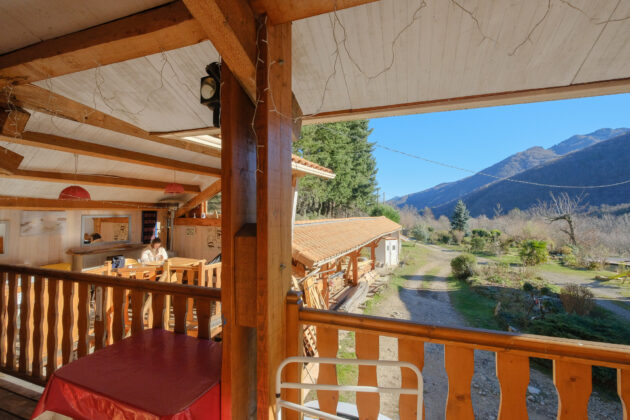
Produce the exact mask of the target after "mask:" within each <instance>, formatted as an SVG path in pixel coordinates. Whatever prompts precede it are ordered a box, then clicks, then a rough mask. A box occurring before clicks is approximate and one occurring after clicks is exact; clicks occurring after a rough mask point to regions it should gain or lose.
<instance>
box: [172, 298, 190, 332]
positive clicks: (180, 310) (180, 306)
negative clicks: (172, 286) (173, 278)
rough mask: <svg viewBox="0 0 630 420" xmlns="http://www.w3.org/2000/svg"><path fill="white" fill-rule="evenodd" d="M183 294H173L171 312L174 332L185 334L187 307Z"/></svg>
mask: <svg viewBox="0 0 630 420" xmlns="http://www.w3.org/2000/svg"><path fill="white" fill-rule="evenodd" d="M187 300H188V299H187V298H186V297H185V296H173V313H174V315H175V332H176V333H180V334H186V312H187V309H188V306H187Z"/></svg>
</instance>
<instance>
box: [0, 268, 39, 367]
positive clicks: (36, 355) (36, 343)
mask: <svg viewBox="0 0 630 420" xmlns="http://www.w3.org/2000/svg"><path fill="white" fill-rule="evenodd" d="M0 278H2V273H0ZM44 286H45V280H44V278H43V277H41V276H35V283H34V284H33V366H32V373H31V374H32V375H33V377H34V378H36V379H40V378H42V368H43V366H44V364H43V353H44V352H43V348H44V321H45V320H44V301H45V298H44ZM1 299H2V296H0V300H1ZM0 310H1V308H0ZM1 322H2V321H1V320H0V323H1ZM0 339H1V338H0ZM0 351H1V349H0Z"/></svg>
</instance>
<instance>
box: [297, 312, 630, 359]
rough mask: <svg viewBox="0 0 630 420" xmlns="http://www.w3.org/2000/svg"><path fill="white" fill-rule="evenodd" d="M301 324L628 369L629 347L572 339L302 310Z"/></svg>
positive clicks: (300, 314)
mask: <svg viewBox="0 0 630 420" xmlns="http://www.w3.org/2000/svg"><path fill="white" fill-rule="evenodd" d="M299 320H300V322H301V323H304V324H308V325H314V326H323V327H334V328H337V329H342V330H347V331H355V332H356V331H358V332H362V333H370V334H376V335H385V336H391V337H405V338H412V339H418V340H421V341H425V342H431V343H438V344H449V345H457V346H459V347H467V348H474V349H477V350H488V351H493V352H502V351H509V352H511V353H514V354H520V355H526V356H528V357H539V358H543V359H561V360H570V361H573V362H578V363H585V364H589V365H597V366H605V367H611V368H630V346H625V345H620V344H609V343H598V342H593V341H582V340H571V339H566V338H558V337H547V336H539V335H531V334H518V333H509V332H503V331H490V330H484V329H478V328H453V327H442V326H436V325H426V324H419V323H416V322H412V321H406V320H400V319H390V318H382V317H377V316H368V315H359V314H350V313H342V312H334V311H326V310H320V309H312V308H306V307H302V308H300V311H299Z"/></svg>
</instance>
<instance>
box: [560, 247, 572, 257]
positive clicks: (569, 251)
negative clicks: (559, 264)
mask: <svg viewBox="0 0 630 420" xmlns="http://www.w3.org/2000/svg"><path fill="white" fill-rule="evenodd" d="M560 253H561V254H562V255H564V256H566V255H573V248H571V247H570V246H568V245H565V246H563V247H561V248H560Z"/></svg>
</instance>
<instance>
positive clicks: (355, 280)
mask: <svg viewBox="0 0 630 420" xmlns="http://www.w3.org/2000/svg"><path fill="white" fill-rule="evenodd" d="M360 252H361V250H357V251H355V252H353V253H352V256H351V257H350V258H352V284H353V285H354V286H356V285H357V284H359V253H360Z"/></svg>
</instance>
